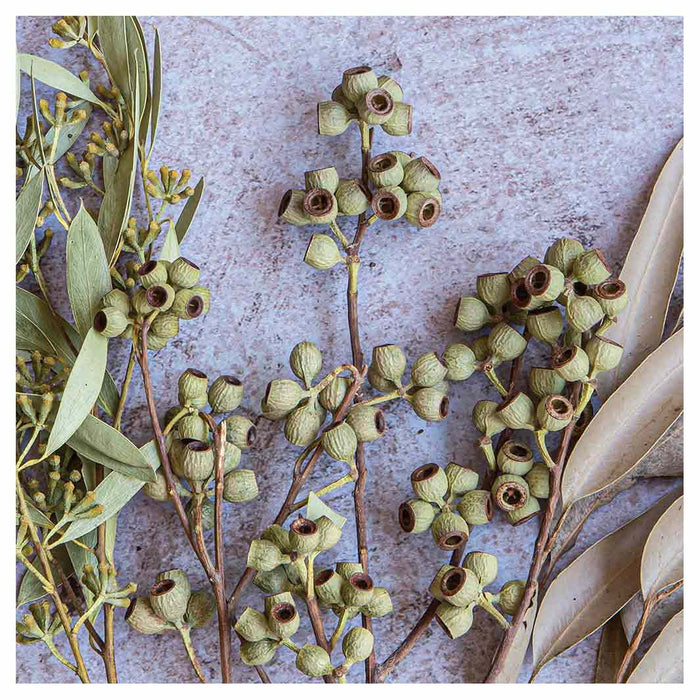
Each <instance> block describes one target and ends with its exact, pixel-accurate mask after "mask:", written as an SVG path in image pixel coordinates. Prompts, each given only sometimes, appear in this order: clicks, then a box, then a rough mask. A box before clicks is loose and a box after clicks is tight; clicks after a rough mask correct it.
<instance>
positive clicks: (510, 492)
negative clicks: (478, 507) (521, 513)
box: [496, 482, 527, 510]
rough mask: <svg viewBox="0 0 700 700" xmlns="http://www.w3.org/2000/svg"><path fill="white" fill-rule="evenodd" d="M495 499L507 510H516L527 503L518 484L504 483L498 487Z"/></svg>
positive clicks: (525, 495) (525, 496)
mask: <svg viewBox="0 0 700 700" xmlns="http://www.w3.org/2000/svg"><path fill="white" fill-rule="evenodd" d="M496 497H497V498H498V500H499V502H500V503H501V504H502V505H503V506H505V507H506V508H507V509H508V510H517V509H518V508H521V507H522V506H524V505H525V503H526V502H527V493H525V491H523V489H522V488H521V487H520V485H519V484H514V483H512V482H506V483H504V484H501V485H500V486H499V487H498V490H497V493H496Z"/></svg>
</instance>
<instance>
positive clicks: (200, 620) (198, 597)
mask: <svg viewBox="0 0 700 700" xmlns="http://www.w3.org/2000/svg"><path fill="white" fill-rule="evenodd" d="M215 610H216V601H215V600H214V596H213V595H212V594H211V593H210V592H209V591H206V590H199V591H194V592H193V593H192V595H191V596H190V599H189V601H188V602H187V615H186V618H185V619H186V622H187V624H188V625H190V626H191V627H205V626H206V625H208V624H209V622H210V621H211V619H212V617H213V616H214V611H215Z"/></svg>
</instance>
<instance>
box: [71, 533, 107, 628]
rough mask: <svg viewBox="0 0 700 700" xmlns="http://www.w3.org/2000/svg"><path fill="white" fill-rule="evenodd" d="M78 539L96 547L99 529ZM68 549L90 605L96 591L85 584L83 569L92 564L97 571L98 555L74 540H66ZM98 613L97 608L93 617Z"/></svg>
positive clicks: (76, 576) (74, 569)
mask: <svg viewBox="0 0 700 700" xmlns="http://www.w3.org/2000/svg"><path fill="white" fill-rule="evenodd" d="M76 539H78V540H80V542H82V543H83V544H84V545H87V546H88V547H92V548H94V547H95V546H96V545H97V531H96V530H93V531H92V532H88V533H86V534H85V535H83V536H82V537H79V538H76ZM66 551H67V552H68V556H69V557H70V561H71V565H72V566H73V571H74V572H75V578H76V579H77V580H78V581H79V583H80V587H81V588H82V591H83V596H84V597H85V600H86V601H87V604H88V606H89V605H91V604H92V602H93V600H94V593H93V592H92V591H91V590H90V589H89V588H88V587H87V586H86V585H84V584H83V582H82V581H81V578H82V576H83V569H84V568H85V566H86V565H90V566H92V567H93V569H95V571H97V570H98V569H97V566H98V562H97V557H96V556H95V555H94V554H93V553H92V552H90V551H89V550H87V549H85V547H81V546H80V545H78V544H76V543H75V542H74V541H73V542H66ZM98 613H99V610H96V611H95V615H94V616H92V618H91V619H94V617H96V616H97V614H98Z"/></svg>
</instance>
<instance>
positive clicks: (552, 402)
mask: <svg viewBox="0 0 700 700" xmlns="http://www.w3.org/2000/svg"><path fill="white" fill-rule="evenodd" d="M573 416H574V407H573V406H572V405H571V403H570V401H569V400H568V399H567V398H566V397H564V396H559V395H557V394H550V395H549V396H544V397H543V398H541V399H540V402H539V403H538V404H537V423H538V425H539V427H540V429H541V430H548V431H550V432H556V431H558V430H563V429H564V428H566V426H567V425H569V423H571V419H572V418H573Z"/></svg>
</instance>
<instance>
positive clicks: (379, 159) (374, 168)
mask: <svg viewBox="0 0 700 700" xmlns="http://www.w3.org/2000/svg"><path fill="white" fill-rule="evenodd" d="M398 162H399V161H398V159H397V158H396V156H395V155H394V154H393V153H381V154H380V155H378V156H374V158H372V160H370V162H369V163H368V164H367V169H368V170H369V171H370V172H372V173H383V172H385V171H386V170H391V168H393V167H394V166H395V165H396V164H397V163H398Z"/></svg>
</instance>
